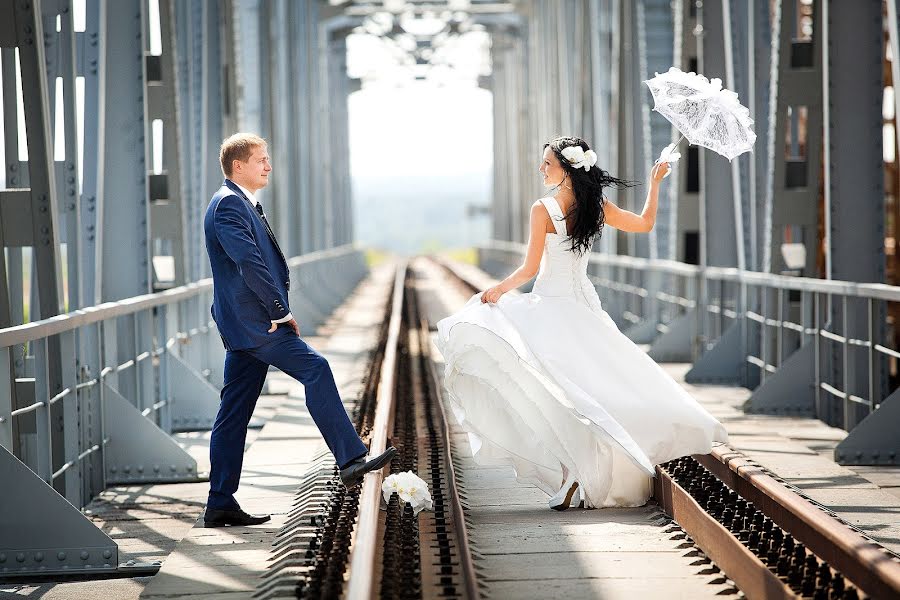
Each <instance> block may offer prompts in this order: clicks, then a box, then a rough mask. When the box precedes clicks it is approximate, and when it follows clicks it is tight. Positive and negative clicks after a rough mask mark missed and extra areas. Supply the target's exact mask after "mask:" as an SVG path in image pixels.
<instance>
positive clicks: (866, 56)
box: [822, 0, 886, 430]
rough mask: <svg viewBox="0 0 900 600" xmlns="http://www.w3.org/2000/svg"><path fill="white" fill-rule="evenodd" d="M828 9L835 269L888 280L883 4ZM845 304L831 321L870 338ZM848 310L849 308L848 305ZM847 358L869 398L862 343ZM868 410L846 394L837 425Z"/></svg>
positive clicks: (858, 306)
mask: <svg viewBox="0 0 900 600" xmlns="http://www.w3.org/2000/svg"><path fill="white" fill-rule="evenodd" d="M822 12H823V15H822V20H823V44H822V46H823V51H824V52H825V60H824V69H823V70H824V85H823V90H824V96H825V97H824V105H825V107H826V112H825V124H826V127H825V161H826V162H825V167H826V169H825V205H826V212H827V214H828V216H829V226H828V230H827V235H828V239H829V243H828V254H829V260H830V265H831V268H830V275H831V278H833V279H843V280H850V281H859V282H874V283H883V282H884V277H885V255H884V244H883V243H881V242H882V240H884V176H883V157H882V116H881V110H882V109H881V103H882V91H883V90H882V87H883V81H882V68H883V67H882V61H883V57H884V49H883V44H882V33H881V32H882V3H881V2H879V1H877V0H866V1H864V2H856V3H853V5H852V6H848V5H846V4H844V3H841V2H833V1H827V2H824V3H823V5H822ZM851 223H852V226H848V225H850V224H851ZM845 304H849V306H835V305H833V306H832V310H831V318H832V322H837V320H838V319H841V321H842V322H843V323H845V324H846V330H844V331H841V334H842V335H844V336H848V337H852V338H857V339H858V338H862V339H867V338H866V336H867V333H868V325H869V323H868V319H867V317H866V310H865V308H866V307H865V306H864V305H863V303H862V302H856V301H849V302H845ZM879 304H880V306H879V312H880V313H881V314H880V315H878V317H877V318H876V319H875V322H876V323H877V324H878V331H876V332H875V337H874V339H873V342H874V343H882V340H884V335H885V311H884V305H883V303H879ZM847 310H849V314H847V313H846V312H844V311H847ZM842 313H843V314H842ZM832 346H833V345H832ZM848 353H852V354H848ZM843 363H844V368H843V375H844V378H845V379H847V382H846V383H847V387H845V388H844V391H845V392H846V393H848V394H854V395H857V396H859V397H863V398H864V397H866V396H867V389H868V382H867V374H868V365H867V356H866V354H865V353H864V352H862V351H861V349H859V348H858V347H856V346H854V347H850V348H849V349H848V350H847V352H845V355H844V356H843ZM879 371H881V370H880V369H879ZM875 376H876V377H877V378H878V384H877V386H876V387H877V389H878V390H879V391H881V390H882V389H883V387H884V382H883V381H882V380H881V378H884V377H885V376H886V374H885V373H884V372H879V373H877V374H876V375H875ZM841 412H842V413H843V414H842V415H841V414H840V413H841ZM869 412H870V408H869V407H868V406H866V405H863V404H857V403H853V404H852V405H851V404H850V403H849V401H847V402H846V406H845V407H844V410H843V411H839V413H838V415H837V416H841V417H842V418H840V419H838V420H837V421H836V422H833V423H832V424H835V425H839V426H842V427H843V428H844V429H847V430H850V429H852V428H853V427H854V426H855V425H856V424H857V423H858V422H859V421H860V420H862V419H863V418H864V417H865V416H866V415H867V414H868V413H869Z"/></svg>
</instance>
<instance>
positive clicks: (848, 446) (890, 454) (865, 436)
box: [834, 389, 900, 465]
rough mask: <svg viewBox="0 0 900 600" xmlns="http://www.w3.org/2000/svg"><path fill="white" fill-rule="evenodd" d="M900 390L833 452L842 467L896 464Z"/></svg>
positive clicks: (899, 444) (899, 438)
mask: <svg viewBox="0 0 900 600" xmlns="http://www.w3.org/2000/svg"><path fill="white" fill-rule="evenodd" d="M897 423H900V389H897V390H894V393H893V394H891V395H890V396H888V397H887V398H885V399H884V400H883V401H882V402H881V406H879V407H878V408H876V409H875V410H874V411H872V412H871V413H870V414H869V415H868V416H867V417H866V418H865V419H863V420H862V421H860V422H859V423H858V424H857V425H856V427H854V428H853V429H852V430H851V431H850V433H849V434H847V437H846V438H844V439H843V441H841V443H840V444H838V445H837V448H835V449H834V460H835V461H836V462H837V463H838V464H839V465H896V464H898V460H897V459H898V457H900V436H898V435H897Z"/></svg>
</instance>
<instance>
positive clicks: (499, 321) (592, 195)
mask: <svg viewBox="0 0 900 600" xmlns="http://www.w3.org/2000/svg"><path fill="white" fill-rule="evenodd" d="M596 162H597V155H596V154H595V153H594V152H593V151H592V150H591V149H590V148H589V147H588V145H587V143H585V141H584V140H582V139H580V138H575V137H560V138H557V139H555V140H553V141H551V142H549V143H547V144H545V145H544V153H543V159H542V163H541V168H540V172H541V174H542V175H543V182H544V186H545V187H548V188H553V189H555V190H556V193H555V194H554V195H553V196H548V197H545V198H541V199H540V200H538V201H536V202H535V203H534V204H533V205H532V206H531V233H530V238H529V241H528V249H527V252H526V255H525V260H524V262H523V263H522V265H521V266H520V267H519V268H518V269H516V270H515V271H513V272H512V273H511V274H510V275H509V276H508V277H507V278H506V279H504V280H503V281H501V282H500V283H499V284H497V285H496V286H494V287H492V288H490V289H489V290H487V291H485V292H483V293H481V294H476V295H474V296H473V297H472V298H471V299H470V300H469V302H468V303H467V304H466V305H465V306H464V307H463V308H462V309H461V310H460V311H459V312H457V313H456V314H454V315H452V316H450V317H447V318H446V319H443V320H441V321H440V322H439V323H438V337H437V341H436V343H437V345H438V348H439V349H440V351H441V352H442V354H443V356H444V360H445V365H446V366H445V377H444V385H445V387H446V389H447V391H448V394H449V399H450V404H451V406H452V408H453V412H454V414H455V416H456V418H457V420H458V421H459V422H460V424H461V425H462V427H463V428H464V429H465V430H466V431H468V432H469V442H470V444H471V446H472V454H473V456H474V457H475V460H476V461H478V462H486V461H496V460H497V459H499V460H501V461H503V462H506V463H508V464H510V465H511V466H512V467H513V468H514V469H515V472H516V477H517V478H518V479H519V480H520V481H523V482H527V483H531V484H534V485H535V486H537V487H538V488H540V489H542V490H543V491H545V492H546V493H547V494H548V495H550V496H551V497H550V500H549V502H548V503H549V506H550V508H553V509H556V510H565V509H566V508H569V506H579V505H583V506H584V507H585V508H591V507H608V506H641V505H643V504H645V503H646V502H647V499H648V498H649V497H650V491H651V481H652V477H653V476H654V473H655V470H654V465H657V464H660V463H664V462H666V461H669V460H672V459H674V458H678V457H680V456H685V455H688V454H705V453H708V452H710V450H711V448H712V445H713V443H714V442H725V441H727V438H728V436H727V434H726V432H725V429H724V428H723V427H722V425H721V424H720V423H719V422H718V421H717V420H716V419H715V418H713V417H712V415H710V414H709V413H708V412H707V411H706V410H704V409H703V408H702V407H701V406H700V404H698V403H697V401H696V400H694V399H693V398H692V397H691V396H690V395H689V394H688V393H687V392H685V391H684V389H682V388H681V386H679V385H678V384H677V383H676V382H675V381H674V380H673V379H672V378H671V377H670V376H669V375H668V374H667V373H666V372H665V371H663V370H662V368H660V366H659V365H657V364H656V363H655V362H654V361H653V360H652V359H651V358H650V357H649V356H647V354H646V353H645V352H644V351H643V350H641V349H640V348H639V347H638V346H636V345H635V344H634V343H633V342H632V341H631V340H629V339H628V338H627V337H626V336H625V335H624V334H622V333H621V332H620V331H619V330H618V328H617V327H616V325H615V323H614V322H613V320H612V318H610V316H609V315H608V314H607V313H606V311H604V310H603V308H602V307H601V305H600V299H599V298H598V297H597V292H596V290H595V289H594V286H593V284H591V282H590V280H589V279H588V277H587V265H588V259H589V255H590V251H591V246H592V244H593V242H594V241H595V239H597V238H599V236H600V234H601V231H602V229H603V226H604V224H608V225H611V226H613V227H615V228H617V229H621V230H622V231H631V232H647V231H650V230H651V229H652V228H653V224H654V221H655V219H656V206H657V197H658V195H659V186H660V182H661V181H662V179H663V177H665V175H666V173H667V172H668V170H669V165H668V163H659V164H657V165H655V166H654V167H653V169H652V171H651V173H650V182H649V183H650V188H649V190H648V192H647V199H646V202H645V204H644V209H643V210H642V211H641V214H639V215H638V214H635V213H633V212H630V211H627V210H624V209H622V208H619V207H617V206H616V205H615V204H613V203H612V202H610V201H609V200H607V199H605V198H604V197H603V188H604V187H608V186H617V187H621V186H625V185H628V184H627V182H624V181H622V180H619V179H616V178H614V177H611V176H610V175H609V173H607V172H606V171H604V170H602V169H600V168H599V167H597V166H596V164H595V163H596ZM538 266H540V272H538ZM535 273H537V279H536V280H535V282H534V287H533V291H532V292H531V293H528V294H521V295H517V296H512V295H505V294H506V292H508V291H510V290H512V289H514V288H517V287H519V286H520V285H522V284H524V283H526V282H527V281H529V280H531V279H532V278H533V277H534V275H535Z"/></svg>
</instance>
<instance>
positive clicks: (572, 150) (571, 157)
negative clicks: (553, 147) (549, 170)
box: [562, 146, 597, 171]
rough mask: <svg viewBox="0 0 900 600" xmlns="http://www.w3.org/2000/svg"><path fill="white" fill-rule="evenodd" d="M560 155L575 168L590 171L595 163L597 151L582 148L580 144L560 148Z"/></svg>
mask: <svg viewBox="0 0 900 600" xmlns="http://www.w3.org/2000/svg"><path fill="white" fill-rule="evenodd" d="M562 155H563V156H564V157H565V159H566V160H567V161H569V164H570V165H572V167H573V168H575V169H584V170H585V171H590V170H591V167H593V166H594V165H595V164H597V153H596V152H594V151H593V150H587V151H585V150H583V149H582V148H581V146H568V147H566V148H563V149H562Z"/></svg>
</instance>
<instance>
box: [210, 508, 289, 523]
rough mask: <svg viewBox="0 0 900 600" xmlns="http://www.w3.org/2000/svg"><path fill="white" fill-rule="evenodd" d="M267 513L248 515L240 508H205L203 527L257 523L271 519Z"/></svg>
mask: <svg viewBox="0 0 900 600" xmlns="http://www.w3.org/2000/svg"><path fill="white" fill-rule="evenodd" d="M271 518H272V517H270V516H269V515H248V514H247V513H245V512H244V511H242V510H241V509H237V510H219V509H217V508H207V509H206V513H205V514H204V515H203V526H204V527H227V526H228V525H259V524H260V523H265V522H266V521H268V520H269V519H271Z"/></svg>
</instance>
